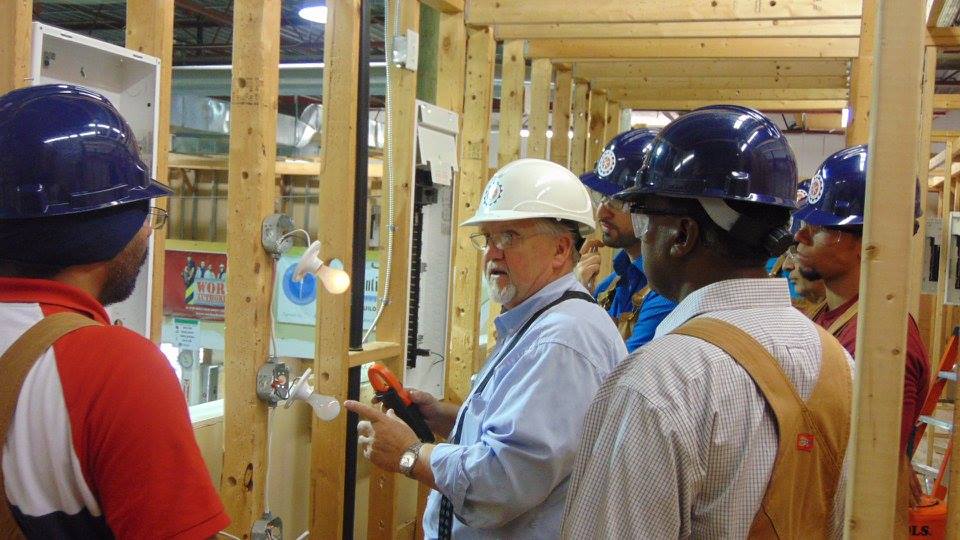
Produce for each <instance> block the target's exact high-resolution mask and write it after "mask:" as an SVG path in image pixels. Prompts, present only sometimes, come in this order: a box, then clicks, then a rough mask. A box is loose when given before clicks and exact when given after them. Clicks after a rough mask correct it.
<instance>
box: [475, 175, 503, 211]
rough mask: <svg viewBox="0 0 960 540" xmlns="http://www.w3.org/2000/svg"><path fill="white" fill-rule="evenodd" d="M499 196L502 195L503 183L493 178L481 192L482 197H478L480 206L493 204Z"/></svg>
mask: <svg viewBox="0 0 960 540" xmlns="http://www.w3.org/2000/svg"><path fill="white" fill-rule="evenodd" d="M500 197H503V185H502V184H501V183H500V181H499V180H493V181H491V182H490V184H488V185H487V189H486V190H485V191H484V192H483V197H482V198H481V199H480V206H493V205H494V204H496V202H497V201H499V200H500Z"/></svg>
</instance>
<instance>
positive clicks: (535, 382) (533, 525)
mask: <svg viewBox="0 0 960 540" xmlns="http://www.w3.org/2000/svg"><path fill="white" fill-rule="evenodd" d="M592 210H593V209H592V205H591V202H590V195H589V194H588V192H587V190H586V188H584V187H583V184H581V183H580V180H579V179H578V178H577V177H576V176H575V175H574V174H573V173H571V172H570V171H569V170H567V169H566V168H564V167H562V166H560V165H557V164H555V163H551V162H549V161H544V160H539V159H521V160H518V161H514V162H512V163H510V164H508V165H506V166H505V167H503V168H502V169H500V170H499V171H497V173H496V174H494V176H493V178H491V179H490V182H489V183H488V184H487V187H486V189H485V190H484V193H483V197H482V199H481V200H480V206H479V208H478V210H477V213H476V215H475V216H474V217H473V218H471V219H469V220H467V221H465V222H464V223H462V224H461V226H476V227H479V229H480V230H479V232H477V233H474V234H473V235H471V240H472V241H473V243H474V244H475V245H476V247H477V248H478V249H481V250H482V251H483V265H484V266H483V267H484V277H485V279H486V280H487V283H488V284H489V286H490V295H491V298H492V300H493V301H494V302H497V303H500V304H502V305H503V312H502V313H501V315H500V316H499V317H497V319H496V321H495V322H496V327H497V332H498V335H499V336H500V339H499V340H498V343H497V346H496V348H495V349H494V350H493V352H492V353H491V355H490V358H489V359H488V361H487V363H486V366H485V367H484V369H483V371H482V372H481V373H480V374H479V376H478V377H477V382H476V384H475V385H474V387H473V389H472V390H471V392H470V395H469V397H468V398H467V400H466V402H465V403H464V405H463V406H462V407H457V406H455V405H453V404H450V403H442V402H438V401H436V400H433V399H432V398H428V397H425V395H424V394H423V393H416V394H415V398H414V399H415V400H416V401H418V402H419V405H420V410H421V412H422V413H423V415H424V417H425V418H426V419H427V421H428V423H429V424H430V426H431V429H433V431H434V432H435V433H437V434H438V435H443V436H447V441H448V443H446V444H421V443H420V442H419V441H418V440H417V436H416V435H414V433H413V431H412V430H411V429H410V428H409V427H407V425H406V424H404V423H403V422H401V421H400V420H398V419H397V418H396V416H394V415H393V413H392V412H390V411H388V412H387V414H384V413H382V412H381V411H380V410H378V409H375V408H373V407H370V406H368V405H364V404H361V403H358V402H351V401H348V402H347V403H346V407H347V409H349V410H351V411H353V412H356V413H358V414H359V415H360V416H362V417H364V418H365V419H366V420H367V421H364V422H361V423H360V426H359V433H360V438H359V442H360V448H361V449H363V452H364V455H365V456H367V457H368V458H369V459H370V460H371V461H373V463H374V464H376V465H377V466H379V467H381V468H383V469H386V470H389V471H398V472H402V473H404V474H406V475H407V476H409V477H411V478H414V479H416V480H418V481H420V482H422V483H424V484H426V485H428V486H430V487H431V488H433V489H434V491H433V492H431V494H430V498H429V500H428V502H427V509H426V512H425V513H424V518H423V528H424V533H425V536H426V538H450V537H451V536H453V537H455V538H458V539H462V538H525V539H526V538H557V537H558V536H559V534H560V523H561V518H562V513H563V505H564V500H565V498H566V493H567V485H568V481H569V476H570V471H571V468H572V466H573V459H574V455H575V453H576V450H577V444H578V442H579V439H580V435H581V431H582V424H583V416H584V413H585V412H586V410H587V408H588V407H589V405H590V402H591V401H592V399H593V397H594V394H595V393H596V391H597V389H598V388H599V387H600V384H601V383H602V382H603V380H604V378H605V377H606V376H607V374H608V373H610V372H611V371H612V370H613V368H614V367H615V366H616V364H617V363H619V362H620V360H621V359H623V358H624V357H625V356H626V354H627V351H626V348H625V346H624V344H623V339H621V337H620V334H619V333H618V332H617V328H616V326H614V324H613V322H612V321H611V319H610V317H609V316H608V315H607V314H606V312H604V311H603V309H602V308H600V307H599V306H597V305H596V303H594V301H593V298H592V297H591V296H590V293H589V292H588V291H587V290H586V289H585V288H583V286H582V285H580V283H579V282H578V281H577V280H576V279H575V278H574V276H573V273H572V271H573V267H574V264H575V263H576V258H577V247H576V244H577V242H578V241H579V239H580V238H581V236H582V235H583V234H589V233H590V232H591V231H592V230H593V229H594V220H593V211H592Z"/></svg>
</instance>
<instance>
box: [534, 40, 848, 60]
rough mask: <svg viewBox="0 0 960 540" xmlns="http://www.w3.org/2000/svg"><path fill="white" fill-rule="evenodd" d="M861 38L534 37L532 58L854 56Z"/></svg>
mask: <svg viewBox="0 0 960 540" xmlns="http://www.w3.org/2000/svg"><path fill="white" fill-rule="evenodd" d="M859 41H860V40H859V39H858V38H805V39H803V40H798V39H792V38H652V39H647V38H633V39H537V40H531V41H530V42H529V43H530V46H529V48H528V50H527V56H528V57H529V58H550V59H552V60H554V61H555V62H556V61H575V60H580V59H624V60H630V59H636V58H668V57H670V58H852V57H855V56H857V51H858V43H859Z"/></svg>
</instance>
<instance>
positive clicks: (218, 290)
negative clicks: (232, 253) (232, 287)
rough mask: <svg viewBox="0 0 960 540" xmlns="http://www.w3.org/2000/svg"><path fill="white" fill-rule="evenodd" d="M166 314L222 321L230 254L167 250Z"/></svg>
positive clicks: (164, 273)
mask: <svg viewBox="0 0 960 540" xmlns="http://www.w3.org/2000/svg"><path fill="white" fill-rule="evenodd" d="M163 268H164V272H163V314H164V315H175V316H180V317H189V318H192V319H201V320H205V321H222V320H223V309H224V305H225V303H226V299H227V255H226V254H225V253H207V252H197V251H180V250H173V249H168V250H166V258H165V259H164V267H163Z"/></svg>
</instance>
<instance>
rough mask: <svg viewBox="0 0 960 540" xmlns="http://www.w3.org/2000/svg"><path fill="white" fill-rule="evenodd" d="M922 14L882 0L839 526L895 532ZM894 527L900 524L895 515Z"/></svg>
mask: <svg viewBox="0 0 960 540" xmlns="http://www.w3.org/2000/svg"><path fill="white" fill-rule="evenodd" d="M923 25H924V18H923V13H922V11H921V10H919V9H917V6H916V4H915V3H914V2H912V1H909V0H905V1H894V0H881V1H880V2H879V3H878V18H877V27H876V29H877V37H876V47H875V49H874V75H873V85H872V92H871V94H872V99H871V106H870V110H871V111H872V113H873V114H872V115H871V117H870V142H869V144H870V148H871V151H870V154H869V157H868V165H867V175H868V178H869V180H868V182H867V193H866V216H865V217H866V219H865V222H864V227H863V254H862V264H861V276H860V310H859V315H858V317H857V344H856V350H857V355H856V356H857V358H856V365H857V369H856V377H855V383H854V384H855V389H854V412H853V419H852V433H851V438H850V440H851V442H850V447H849V449H848V455H849V456H850V458H851V459H850V462H849V465H850V469H849V470H850V474H849V477H848V478H849V481H848V482H849V483H848V484H847V501H846V521H845V531H844V533H845V536H848V535H849V537H852V538H893V537H897V536H898V535H899V534H903V533H905V531H902V532H900V533H898V532H895V531H897V529H896V527H897V524H896V523H895V521H896V519H895V515H896V514H897V513H898V511H899V509H898V508H896V502H897V471H898V469H899V466H898V464H899V445H898V444H897V441H899V440H900V413H901V409H902V406H903V403H902V402H903V375H904V357H905V349H906V335H907V318H906V313H907V304H908V301H907V292H908V286H907V283H906V281H905V280H904V275H903V274H904V273H903V262H902V257H898V256H896V254H898V253H899V254H902V253H909V250H910V243H911V237H912V236H913V203H914V191H915V185H914V182H915V181H916V180H915V179H916V178H917V154H916V152H917V145H916V144H912V145H911V144H906V145H905V144H903V141H904V140H905V139H906V140H916V138H917V137H919V135H920V87H921V81H922V74H923V66H922V65H921V59H922V58H923V43H924V39H923V33H922V29H923ZM899 526H900V527H903V526H905V524H899Z"/></svg>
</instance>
